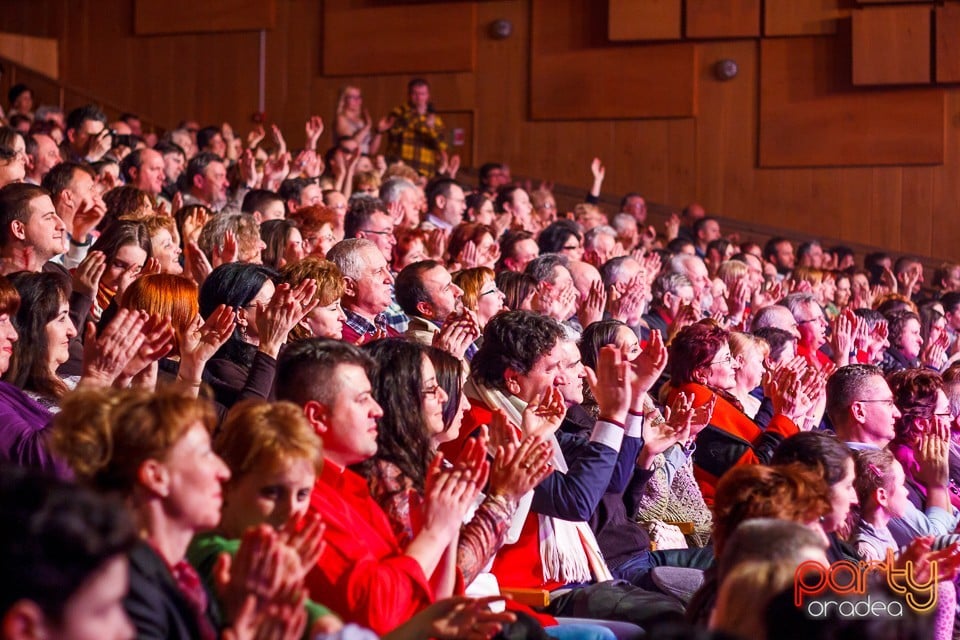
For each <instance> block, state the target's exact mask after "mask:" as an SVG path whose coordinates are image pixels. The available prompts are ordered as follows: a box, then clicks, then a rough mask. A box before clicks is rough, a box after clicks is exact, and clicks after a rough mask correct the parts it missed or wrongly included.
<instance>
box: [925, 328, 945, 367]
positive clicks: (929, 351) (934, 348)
mask: <svg viewBox="0 0 960 640" xmlns="http://www.w3.org/2000/svg"><path fill="white" fill-rule="evenodd" d="M949 345H950V335H949V334H947V332H946V331H944V332H943V333H941V334H940V337H938V338H937V339H936V340H934V341H933V342H928V343H927V344H926V345H924V347H923V351H922V352H921V353H920V364H923V365H925V366H928V367H930V368H932V369H936V370H937V371H940V370H941V369H943V367H944V365H945V364H946V362H947V347H948V346H949Z"/></svg>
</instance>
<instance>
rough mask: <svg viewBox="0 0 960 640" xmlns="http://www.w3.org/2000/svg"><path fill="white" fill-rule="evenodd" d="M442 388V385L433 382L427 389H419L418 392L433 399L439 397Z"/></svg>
mask: <svg viewBox="0 0 960 640" xmlns="http://www.w3.org/2000/svg"><path fill="white" fill-rule="evenodd" d="M442 388H443V387H441V386H440V385H439V384H435V385H433V386H432V387H430V388H429V389H421V390H420V393H421V394H422V395H423V397H424V398H430V397H433V398H434V399H436V398H439V397H440V390H441V389H442Z"/></svg>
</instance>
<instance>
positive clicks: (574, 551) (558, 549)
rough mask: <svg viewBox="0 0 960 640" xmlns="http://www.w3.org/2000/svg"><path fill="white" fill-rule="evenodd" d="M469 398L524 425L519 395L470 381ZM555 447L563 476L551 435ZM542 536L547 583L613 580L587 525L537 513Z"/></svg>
mask: <svg viewBox="0 0 960 640" xmlns="http://www.w3.org/2000/svg"><path fill="white" fill-rule="evenodd" d="M464 390H465V391H466V393H467V396H468V397H470V398H473V399H476V400H479V401H480V402H482V403H483V404H485V405H486V406H487V407H488V408H490V409H491V410H493V409H501V410H503V412H504V413H505V414H506V416H507V420H508V421H509V422H510V423H511V424H512V425H513V426H514V427H516V428H518V429H519V428H520V427H521V425H522V424H523V421H522V416H523V410H524V409H526V406H527V403H525V402H523V401H522V400H520V399H519V398H517V397H516V396H513V395H511V396H507V395H506V394H504V393H502V392H501V391H499V390H497V389H492V388H490V387H487V386H485V385H483V384H480V383H478V382H475V381H474V380H472V379H471V380H470V381H468V382H467V384H466V386H465V389H464ZM550 442H551V445H552V446H553V459H552V462H553V468H554V470H556V471H558V472H560V473H566V472H567V471H568V467H567V461H566V460H565V459H564V457H563V452H562V451H561V449H560V443H559V442H557V438H556V436H554V435H551V436H550ZM532 501H533V491H529V492H528V493H527V494H526V495H524V496H523V498H521V500H520V506H519V507H518V508H517V511H516V513H515V514H514V516H513V521H512V522H511V524H510V530H509V531H508V533H507V541H508V542H510V543H513V542H516V540H517V539H518V538H519V537H520V531H521V530H522V529H523V523H524V522H525V521H526V518H527V514H528V512H529V510H530V503H531V502H532ZM537 518H538V519H539V523H538V524H539V525H540V526H539V533H540V564H541V566H542V567H543V577H544V580H546V581H550V582H562V583H563V584H570V583H577V582H590V581H591V580H592V579H593V580H596V581H597V582H603V581H605V580H613V576H612V575H611V574H610V569H609V568H608V567H607V563H606V562H605V561H604V560H603V554H602V553H601V552H600V547H599V545H598V544H597V539H596V537H595V536H594V535H593V530H591V529H590V527H589V525H587V523H586V522H571V521H569V520H562V519H560V518H554V517H551V516H545V515H543V514H539V513H538V514H537Z"/></svg>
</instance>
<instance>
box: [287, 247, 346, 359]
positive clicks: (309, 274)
mask: <svg viewBox="0 0 960 640" xmlns="http://www.w3.org/2000/svg"><path fill="white" fill-rule="evenodd" d="M307 278H312V279H313V280H314V281H315V282H316V283H317V293H316V295H315V299H316V301H317V306H316V308H315V309H313V311H311V312H310V313H308V314H307V315H306V316H305V317H304V318H303V320H301V321H300V324H298V325H297V326H296V327H294V328H293V330H292V331H291V332H290V340H291V341H296V340H305V339H307V338H333V339H334V340H339V339H340V338H342V337H343V323H344V322H346V321H347V317H346V315H344V313H343V308H342V307H341V306H340V297H341V296H342V295H343V274H341V273H340V269H338V268H337V265H335V264H334V263H332V262H330V261H329V260H322V259H320V258H317V257H316V256H307V257H306V258H304V259H303V260H301V261H300V262H296V263H294V264H290V265H287V266H286V267H284V268H283V270H282V271H281V272H280V282H281V283H284V282H285V283H287V284H288V285H290V287H291V288H293V289H295V288H297V287H298V286H300V284H301V283H302V282H303V281H304V280H306V279H307Z"/></svg>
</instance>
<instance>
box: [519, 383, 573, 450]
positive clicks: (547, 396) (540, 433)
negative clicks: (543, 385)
mask: <svg viewBox="0 0 960 640" xmlns="http://www.w3.org/2000/svg"><path fill="white" fill-rule="evenodd" d="M566 413H567V408H566V406H565V405H564V404H563V396H562V395H561V394H560V390H559V389H557V388H556V387H550V388H549V389H546V390H545V391H544V392H543V394H542V395H541V396H540V397H539V398H534V399H533V400H531V401H530V402H529V403H528V404H527V407H526V409H524V410H523V414H522V415H521V419H520V430H521V431H522V432H523V433H524V435H525V436H533V437H535V438H539V439H541V440H547V439H549V438H551V437H552V436H553V434H554V433H556V431H557V429H559V428H560V424H561V423H562V422H563V416H565V415H566Z"/></svg>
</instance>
